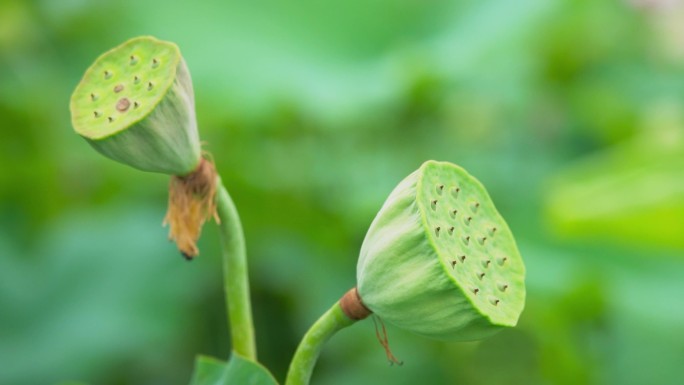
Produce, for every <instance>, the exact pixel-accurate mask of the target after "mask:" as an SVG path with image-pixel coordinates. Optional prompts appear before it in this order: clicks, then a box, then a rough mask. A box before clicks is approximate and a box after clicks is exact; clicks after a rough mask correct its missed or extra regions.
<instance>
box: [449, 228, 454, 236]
mask: <svg viewBox="0 0 684 385" xmlns="http://www.w3.org/2000/svg"><path fill="white" fill-rule="evenodd" d="M453 233H454V226H451V227H449V235H451V234H453Z"/></svg>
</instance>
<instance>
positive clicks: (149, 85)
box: [147, 82, 154, 91]
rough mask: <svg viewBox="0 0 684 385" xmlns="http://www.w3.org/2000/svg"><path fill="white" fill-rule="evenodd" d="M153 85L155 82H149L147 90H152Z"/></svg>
mask: <svg viewBox="0 0 684 385" xmlns="http://www.w3.org/2000/svg"><path fill="white" fill-rule="evenodd" d="M152 87H154V84H152V82H147V90H148V91H150V90H152Z"/></svg>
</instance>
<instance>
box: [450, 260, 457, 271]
mask: <svg viewBox="0 0 684 385" xmlns="http://www.w3.org/2000/svg"><path fill="white" fill-rule="evenodd" d="M457 263H458V261H456V260H455V259H454V260H453V261H451V268H452V269H453V268H455V267H456V264H457Z"/></svg>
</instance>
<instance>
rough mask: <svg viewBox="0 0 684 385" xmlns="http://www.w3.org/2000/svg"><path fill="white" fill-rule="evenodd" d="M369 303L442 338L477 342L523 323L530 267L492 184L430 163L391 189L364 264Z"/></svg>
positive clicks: (361, 275)
mask: <svg viewBox="0 0 684 385" xmlns="http://www.w3.org/2000/svg"><path fill="white" fill-rule="evenodd" d="M357 282H358V292H359V295H360V297H361V299H362V300H363V303H364V304H365V305H366V306H367V307H368V308H369V309H370V310H372V311H373V312H374V313H375V314H377V315H379V316H380V317H381V318H382V319H384V320H386V321H388V322H391V323H393V324H395V325H397V326H399V327H401V328H404V329H406V330H410V331H412V332H415V333H418V334H422V335H425V336H428V337H433V338H438V339H455V340H475V339H479V338H483V337H486V336H488V335H491V334H493V333H495V332H496V331H498V330H500V329H501V328H502V327H510V326H515V324H516V323H517V320H518V317H519V316H520V313H521V312H522V309H523V307H524V300H525V285H524V266H523V263H522V259H521V258H520V254H519V252H518V250H517V247H516V245H515V241H514V239H513V235H512V234H511V232H510V230H509V228H508V226H507V225H506V223H505V222H504V220H503V219H502V218H501V216H500V215H499V213H498V212H497V211H496V208H495V207H494V204H493V203H492V201H491V199H490V198H489V195H488V194H487V192H486V190H485V189H484V187H483V186H482V185H481V184H480V183H479V182H478V181H477V180H476V179H475V178H473V177H472V176H470V175H469V174H468V173H467V172H466V171H465V170H463V169H462V168H460V167H458V166H456V165H453V164H451V163H447V162H435V161H428V162H426V163H424V164H423V165H422V166H421V167H420V169H418V170H417V171H415V172H414V173H412V174H411V175H409V176H408V177H407V178H406V179H404V180H403V181H402V182H401V183H400V184H399V185H398V186H397V187H396V188H395V189H394V191H392V193H391V194H390V196H389V198H388V199H387V201H386V202H385V204H384V205H383V207H382V209H381V210H380V212H379V213H378V215H377V216H376V218H375V220H374V221H373V223H372V224H371V226H370V229H369V230H368V233H367V235H366V238H365V240H364V242H363V245H362V247H361V253H360V257H359V262H358V266H357Z"/></svg>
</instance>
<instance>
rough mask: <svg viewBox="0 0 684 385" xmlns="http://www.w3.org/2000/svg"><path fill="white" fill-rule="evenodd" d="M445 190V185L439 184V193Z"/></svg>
mask: <svg viewBox="0 0 684 385" xmlns="http://www.w3.org/2000/svg"><path fill="white" fill-rule="evenodd" d="M443 191H444V185H443V184H440V185H439V186H437V194H439V195H442V192H443Z"/></svg>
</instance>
